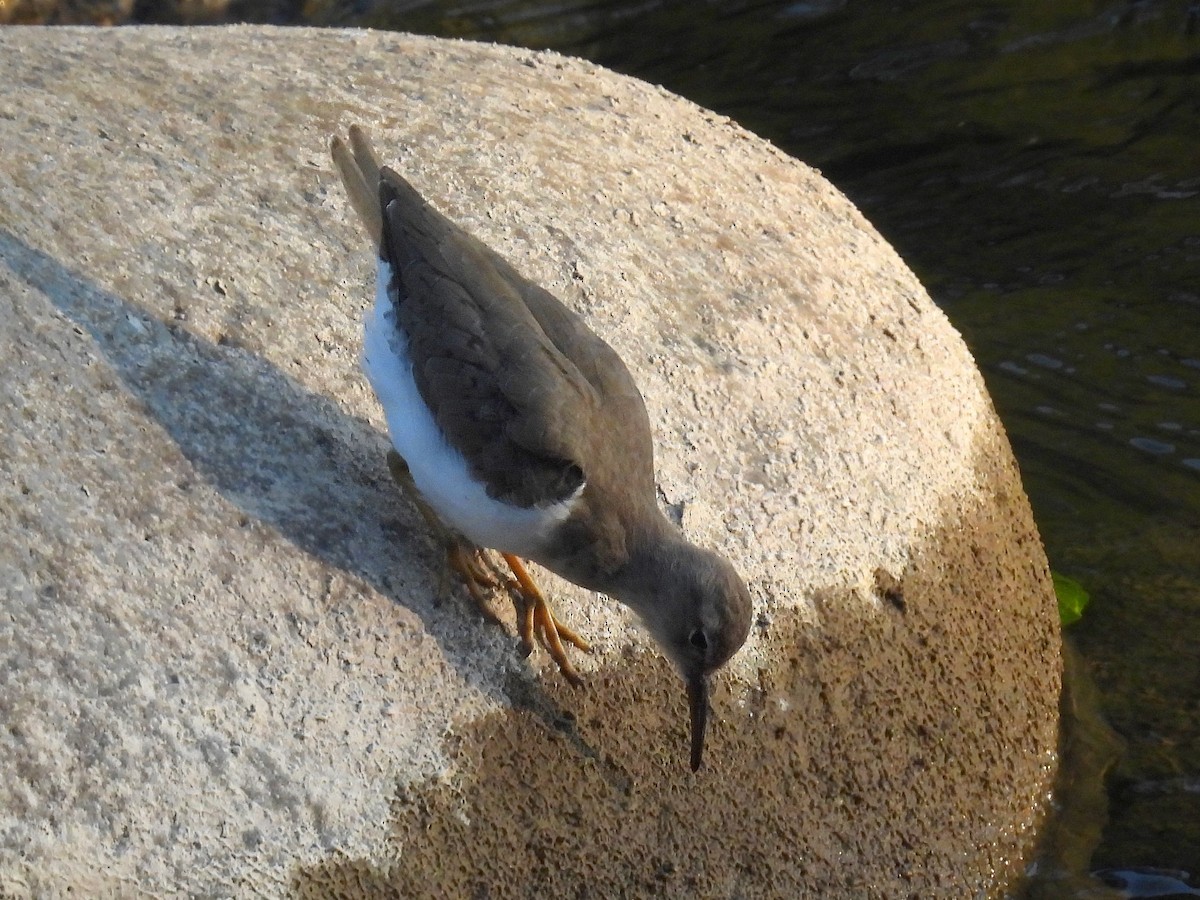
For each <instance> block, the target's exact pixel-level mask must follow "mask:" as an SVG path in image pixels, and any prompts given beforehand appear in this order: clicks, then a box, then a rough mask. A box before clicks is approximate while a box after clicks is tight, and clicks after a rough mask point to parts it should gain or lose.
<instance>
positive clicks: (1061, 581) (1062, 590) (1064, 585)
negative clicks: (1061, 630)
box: [1050, 572, 1092, 627]
mask: <svg viewBox="0 0 1200 900" xmlns="http://www.w3.org/2000/svg"><path fill="white" fill-rule="evenodd" d="M1050 577H1051V578H1052V579H1054V594H1055V596H1056V597H1058V619H1059V621H1060V622H1061V623H1062V624H1063V626H1064V627H1065V626H1067V625H1070V624H1072V623H1074V622H1078V621H1079V620H1080V619H1081V618H1083V611H1084V609H1085V608H1087V605H1088V601H1090V600H1091V599H1092V598H1091V595H1089V594H1088V592H1087V591H1086V590H1085V589H1084V587H1083V585H1082V584H1080V583H1079V582H1078V581H1076V580H1075V579H1074V578H1068V577H1067V576H1066V575H1059V574H1058V573H1057V572H1051V573H1050Z"/></svg>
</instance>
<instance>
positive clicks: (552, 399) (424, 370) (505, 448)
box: [379, 168, 611, 507]
mask: <svg viewBox="0 0 1200 900" xmlns="http://www.w3.org/2000/svg"><path fill="white" fill-rule="evenodd" d="M379 198H380V206H381V209H382V211H383V234H382V241H381V244H380V255H381V256H382V257H383V259H384V260H385V261H387V262H388V263H389V264H391V266H392V270H393V282H392V284H391V285H390V289H389V296H391V298H392V301H393V303H394V304H395V309H396V315H397V324H398V326H399V327H400V328H401V329H403V331H404V333H405V335H406V337H407V339H408V352H409V356H410V358H411V360H412V364H413V375H414V378H415V380H416V382H417V388H418V390H420V392H421V396H422V398H423V399H424V400H425V402H426V404H427V405H428V406H429V408H430V410H431V411H432V412H433V416H434V419H435V420H436V421H437V424H438V426H439V427H440V428H441V430H442V432H443V433H444V434H445V435H446V438H447V439H448V440H449V441H450V443H451V444H452V445H453V446H454V447H456V448H457V449H458V450H459V451H460V452H461V453H462V454H463V456H464V458H465V459H466V460H467V463H468V465H469V466H470V467H471V469H472V472H473V473H474V474H475V475H476V476H477V477H479V478H480V479H481V480H482V481H483V482H484V483H485V484H486V485H487V487H488V493H489V494H490V495H491V496H493V497H495V498H496V499H498V500H503V501H506V502H509V503H514V504H516V505H519V506H524V507H528V506H537V505H545V504H548V503H553V502H556V501H560V500H563V499H565V498H567V497H569V496H571V494H573V493H574V492H575V491H576V490H578V489H579V487H580V486H581V485H582V484H583V483H584V481H585V480H586V479H587V477H588V473H587V472H586V471H585V466H584V464H583V460H584V459H585V458H586V453H585V452H584V451H585V448H586V447H587V446H588V444H589V442H590V441H591V440H593V439H594V437H595V435H594V430H595V428H596V427H597V411H598V410H601V409H602V408H603V406H604V404H603V397H602V396H601V394H600V392H599V391H598V390H597V387H596V385H594V384H593V383H592V382H591V381H590V380H589V379H588V378H586V377H585V376H584V374H583V372H581V371H580V367H579V366H578V365H576V363H575V362H573V361H572V360H571V359H570V358H569V357H568V356H567V355H566V354H564V352H563V351H562V350H561V349H559V347H558V346H556V344H555V342H554V341H553V340H552V339H551V337H550V336H549V335H548V334H547V332H546V330H545V329H544V328H543V327H542V325H541V324H540V322H539V321H538V318H537V317H536V316H535V315H534V314H533V312H532V311H531V310H530V307H529V305H528V304H527V302H526V300H525V299H524V297H523V293H522V292H523V290H526V289H527V288H526V287H525V282H524V279H521V278H520V276H519V275H516V273H515V272H514V271H513V270H512V269H511V267H509V266H507V264H505V263H504V262H503V260H502V259H500V257H499V256H498V255H497V254H496V253H494V252H493V251H492V250H490V249H488V248H487V247H486V246H484V245H483V244H482V243H481V242H480V241H478V240H477V239H475V238H474V237H472V236H471V235H469V234H467V233H466V232H464V231H463V230H462V229H461V228H459V227H458V226H457V225H455V224H454V223H453V222H451V221H450V220H449V219H447V218H446V217H445V216H443V215H442V214H441V213H439V212H437V210H435V209H433V208H432V207H431V206H430V205H429V204H428V203H426V202H425V201H424V199H422V198H421V196H420V195H419V194H418V193H417V192H416V190H415V189H414V188H413V187H412V186H411V185H409V184H408V182H406V181H405V180H404V179H403V178H402V177H401V176H400V175H398V174H397V173H395V172H394V171H392V170H390V169H386V168H385V169H383V170H382V172H381V180H380V185H379ZM556 302H557V301H556ZM564 311H565V309H564ZM572 315H573V314H572ZM580 325H581V326H582V322H581V323H580ZM593 338H594V339H595V340H596V341H599V338H595V337H594V335H593ZM610 352H611V351H610Z"/></svg>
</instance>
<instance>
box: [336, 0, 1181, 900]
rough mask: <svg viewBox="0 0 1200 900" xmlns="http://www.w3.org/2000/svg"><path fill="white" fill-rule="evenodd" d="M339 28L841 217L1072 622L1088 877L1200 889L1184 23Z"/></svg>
mask: <svg viewBox="0 0 1200 900" xmlns="http://www.w3.org/2000/svg"><path fill="white" fill-rule="evenodd" d="M356 21H360V22H366V23H370V24H375V25H384V26H389V27H397V28H404V29H407V30H418V31H426V32H430V33H437V34H444V35H456V36H470V37H477V38H481V39H488V40H499V41H504V42H509V43H517V44H522V45H526V46H532V47H552V48H554V49H557V50H561V51H563V52H566V53H571V54H575V55H580V56H585V57H588V58H590V59H593V60H595V61H597V62H601V63H604V64H606V65H609V66H611V67H613V68H615V69H618V70H621V71H624V72H628V73H630V74H633V75H637V76H639V77H641V78H644V79H647V80H649V81H654V82H659V83H662V84H664V85H666V86H667V87H669V88H671V89H673V90H675V91H677V92H679V93H681V94H683V95H685V96H687V97H689V98H691V99H693V100H695V101H696V102H698V103H701V104H703V105H705V106H708V107H711V108H714V109H716V110H719V111H720V112H723V113H726V114H728V115H730V116H732V117H734V118H735V119H737V120H738V121H740V122H741V123H743V124H744V125H746V126H747V127H749V128H751V129H752V130H754V131H757V132H758V133H760V134H762V135H764V136H766V137H768V138H770V139H771V140H773V141H774V142H775V143H777V144H779V145H780V146H781V147H783V148H784V149H786V150H787V151H788V152H790V153H792V154H793V155H795V156H797V157H799V158H800V159H803V160H805V161H806V162H809V163H810V164H812V165H815V166H817V167H818V168H820V169H821V170H822V171H823V172H824V173H825V174H826V175H827V176H828V177H829V178H830V179H831V180H832V181H833V182H834V183H835V184H837V185H838V186H839V187H840V188H842V189H843V190H844V191H845V192H846V193H847V194H848V195H850V197H851V198H852V199H853V200H854V201H855V202H856V203H857V204H858V205H859V206H860V207H861V208H862V209H863V210H864V212H865V213H866V214H867V216H868V217H869V218H870V219H871V220H872V221H873V222H874V223H875V224H876V225H877V226H878V227H879V228H880V230H881V231H883V233H884V234H885V235H886V236H887V237H888V238H889V239H890V240H891V241H892V243H893V244H894V245H895V246H896V247H897V248H898V249H899V251H900V252H901V254H902V255H903V256H904V257H905V259H906V260H908V262H909V263H910V264H911V265H912V266H913V268H914V269H915V270H916V271H917V273H918V274H919V275H920V276H921V278H922V280H923V281H924V283H925V284H926V285H927V287H928V288H929V289H930V292H931V293H932V294H933V296H934V298H935V299H936V300H937V302H938V303H939V304H940V305H941V306H942V307H943V308H944V309H945V310H946V312H947V313H948V314H949V316H950V317H951V319H952V320H953V321H954V323H955V325H956V326H957V327H958V328H959V329H960V330H961V331H962V333H963V334H964V336H965V337H966V339H967V341H968V343H969V344H970V346H971V347H972V349H973V351H974V352H975V355H976V357H977V359H978V360H979V363H980V366H981V368H982V369H983V372H984V375H985V378H986V379H987V382H988V386H989V388H990V389H991V391H992V393H993V396H994V398H995V401H996V404H997V407H998V409H999V411H1000V414H1001V417H1002V418H1003V420H1004V422H1005V425H1006V426H1007V428H1008V430H1009V433H1010V436H1011V438H1012V441H1013V445H1014V448H1015V450H1016V452H1017V455H1018V457H1019V459H1020V463H1021V467H1022V470H1023V472H1024V476H1025V479H1026V486H1027V488H1028V490H1029V494H1030V497H1031V499H1032V501H1033V504H1034V509H1035V512H1036V514H1037V518H1038V521H1039V523H1040V526H1041V528H1042V531H1043V535H1044V538H1045V541H1046V544H1047V548H1048V551H1049V554H1050V558H1051V562H1052V565H1053V566H1054V568H1055V569H1056V570H1058V571H1060V572H1063V573H1066V574H1070V575H1072V576H1074V577H1076V578H1077V579H1079V580H1081V581H1082V582H1083V583H1084V584H1085V585H1086V586H1087V587H1088V589H1089V590H1090V591H1091V593H1092V595H1093V602H1092V606H1091V607H1090V609H1089V610H1088V612H1087V614H1086V615H1085V617H1084V619H1083V621H1082V622H1080V623H1079V624H1077V625H1075V626H1073V628H1072V637H1073V638H1074V640H1075V641H1076V643H1077V645H1078V647H1079V649H1080V651H1081V655H1082V657H1083V660H1084V664H1083V666H1082V667H1081V668H1082V670H1083V671H1084V672H1086V673H1088V674H1090V675H1091V676H1092V677H1093V678H1094V679H1095V680H1096V682H1097V684H1098V686H1099V688H1100V696H1101V706H1102V711H1103V714H1104V716H1105V718H1106V719H1107V720H1108V722H1110V723H1111V724H1112V725H1113V727H1114V728H1115V729H1116V731H1117V732H1118V733H1119V734H1120V735H1121V736H1122V738H1123V739H1124V742H1125V752H1124V754H1123V755H1122V757H1121V759H1120V761H1119V762H1118V763H1117V764H1116V767H1115V768H1114V769H1113V770H1112V771H1111V772H1110V774H1109V778H1108V782H1107V785H1108V800H1109V821H1108V823H1107V825H1106V826H1105V827H1104V828H1103V831H1102V837H1101V839H1100V843H1099V846H1098V847H1097V848H1096V849H1095V851H1094V853H1093V855H1092V857H1091V862H1090V865H1091V867H1092V868H1097V869H1098V868H1106V867H1107V868H1126V867H1131V866H1156V867H1162V868H1168V869H1184V870H1189V871H1192V872H1196V871H1198V870H1200V3H1190V4H1189V3H1186V2H1154V0H1145V2H1126V3H1113V4H1104V3H1095V2H1078V0H1057V2H1054V3H1046V2H1044V0H1024V2H1004V3H1000V2H993V3H988V2H974V3H962V2H948V0H941V2H936V0H926V2H920V3H917V2H893V3H887V4H882V3H874V4H868V3H850V2H846V0H842V2H838V0H813V2H800V3H786V2H757V3H754V2H740V3H738V2H726V3H700V2H688V3H680V2H658V3H655V2H643V3H633V2H629V3H607V4H600V3H580V2H562V3H558V4H545V3H474V4H470V3H466V2H464V0H460V2H457V3H440V4H434V3H430V4H422V5H421V6H420V8H418V9H412V10H409V11H408V12H407V13H405V14H404V15H398V16H392V15H389V13H388V12H387V10H385V8H384V7H383V6H376V7H372V8H371V9H368V10H364V11H362V13H361V14H360V17H359V18H357V19H356ZM1097 815H1099V813H1097ZM1060 886H1063V885H1060ZM1064 887H1065V886H1064ZM1073 893H1075V894H1076V895H1077V896H1093V895H1094V894H1093V892H1092V891H1091V890H1089V889H1087V888H1086V887H1084V886H1083V885H1082V884H1080V885H1078V886H1077V887H1076V889H1075V890H1074V891H1073ZM1095 895H1096V896H1099V895H1098V894H1095Z"/></svg>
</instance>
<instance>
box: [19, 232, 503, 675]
mask: <svg viewBox="0 0 1200 900" xmlns="http://www.w3.org/2000/svg"><path fill="white" fill-rule="evenodd" d="M0 259H3V261H4V263H5V264H6V265H7V266H8V268H9V269H11V271H12V272H13V273H15V275H16V276H17V277H18V278H19V279H21V280H23V281H24V282H25V283H26V284H28V285H29V286H30V287H31V288H33V289H34V290H35V291H37V292H38V293H40V294H42V295H43V296H45V297H46V298H47V299H48V300H49V301H50V303H52V304H53V305H54V307H55V308H57V309H58V311H59V312H60V313H62V314H63V315H64V316H65V317H66V318H67V319H68V320H70V321H71V322H73V323H74V324H75V325H76V326H77V327H78V328H79V329H81V330H82V331H81V333H87V334H88V335H90V336H91V338H92V339H93V341H94V342H95V346H96V348H97V349H98V350H99V352H100V353H101V354H102V355H103V356H104V358H105V359H106V361H107V362H108V364H109V365H110V366H111V367H112V369H113V371H114V372H115V373H116V375H117V376H118V377H119V379H120V381H121V384H122V385H123V386H124V388H125V389H126V390H127V391H128V392H129V393H130V394H131V395H132V396H133V397H134V398H136V399H137V400H138V401H139V402H140V404H141V405H142V406H143V407H144V409H145V411H146V413H147V414H148V416H149V417H150V418H151V419H153V420H154V421H156V422H157V423H158V424H159V425H160V426H161V427H162V429H163V430H164V431H165V432H166V434H167V435H169V437H170V438H171V440H172V441H174V443H175V444H176V445H177V446H178V447H179V449H180V451H181V452H182V453H183V454H184V456H185V457H186V458H187V460H188V461H189V462H190V463H191V465H192V466H193V467H194V469H195V471H196V473H197V475H198V476H199V477H200V478H202V479H203V480H205V481H207V482H208V483H209V484H211V485H212V486H213V487H214V488H215V489H216V490H217V491H219V492H220V493H221V495H222V496H224V497H225V498H226V499H227V500H228V501H229V502H231V503H233V504H234V505H235V506H236V507H238V508H239V509H240V510H242V511H243V512H244V514H245V515H246V516H247V517H252V518H254V519H257V520H259V521H261V522H264V523H266V524H267V525H269V526H272V527H273V528H275V529H277V530H278V532H279V533H280V534H282V535H283V536H284V537H285V538H287V539H288V540H289V541H291V542H292V543H294V544H295V545H296V546H297V547H299V548H300V549H301V550H303V551H304V552H305V553H308V554H310V555H312V556H313V557H315V558H317V559H319V560H321V561H322V562H323V563H325V564H326V565H329V566H332V567H336V568H337V569H341V570H343V571H345V572H346V573H348V574H350V575H351V576H357V577H358V578H361V579H362V580H364V581H365V582H367V583H369V584H370V585H371V586H372V587H374V588H375V589H376V590H378V591H379V592H381V593H383V594H384V595H386V596H388V597H390V598H391V599H393V600H394V601H397V602H399V603H402V604H403V605H405V606H406V607H409V608H410V609H412V610H413V611H414V612H415V613H417V614H418V615H419V616H420V617H421V618H422V620H423V622H424V624H425V627H426V630H427V631H428V632H429V633H430V634H432V635H433V636H434V637H435V638H438V639H439V642H440V643H441V645H442V647H443V652H444V655H445V656H446V658H447V659H448V660H449V661H450V662H451V663H452V664H454V665H455V666H456V668H458V669H459V670H460V672H461V674H463V676H464V677H465V678H467V679H468V680H470V681H477V680H478V676H477V675H476V674H475V672H476V671H477V670H478V668H479V667H478V666H477V665H475V666H472V665H467V664H466V660H465V659H464V657H463V652H462V651H463V649H465V648H458V649H457V650H456V648H455V646H453V645H454V643H455V642H454V641H451V640H442V639H441V637H440V636H439V631H444V630H445V626H444V625H443V626H441V627H439V624H438V619H439V617H438V616H436V615H435V614H434V609H435V603H434V597H435V594H436V585H437V576H438V574H440V567H441V566H442V562H443V561H442V557H441V554H440V550H438V548H436V547H435V546H434V545H433V544H432V542H431V540H430V538H429V536H428V535H427V533H426V530H425V528H424V526H423V523H421V522H420V519H419V517H418V516H417V515H416V512H415V510H413V509H412V508H411V506H410V505H409V504H408V503H407V502H406V501H405V500H404V499H403V498H402V497H401V496H400V494H399V493H398V491H397V490H396V488H395V487H394V486H393V484H392V482H391V480H390V479H389V477H388V475H387V472H386V467H385V465H384V454H385V452H386V450H387V448H388V446H389V444H388V442H387V439H386V437H385V436H384V435H383V434H381V433H380V432H378V431H377V430H376V429H374V428H372V427H371V425H370V423H368V422H367V421H366V420H364V419H361V418H357V417H354V416H351V415H348V414H346V413H345V412H344V411H342V410H341V409H339V408H338V406H337V404H336V403H334V402H333V401H332V400H330V399H328V398H326V397H323V396H320V395H318V394H315V393H313V392H312V391H310V390H307V389H306V388H304V387H303V386H302V385H300V384H298V383H297V382H296V381H294V380H293V379H291V378H289V377H288V376H287V375H286V374H284V373H283V372H281V371H279V370H278V369H277V368H275V367H274V366H273V365H271V364H270V363H268V362H267V361H265V360H263V359H262V358H260V357H258V356H256V355H255V354H253V353H251V352H249V351H247V350H245V349H242V348H239V347H236V346H228V345H219V344H214V343H212V342H210V341H206V340H204V339H203V338H200V337H197V336H196V335H195V334H193V333H191V332H189V331H188V330H187V329H186V328H184V327H183V326H182V324H181V323H174V322H164V321H162V320H160V319H159V318H158V317H157V316H156V315H155V314H153V313H151V312H150V311H148V310H147V309H145V308H143V307H141V306H139V305H137V304H136V303H133V302H131V301H128V300H125V299H124V298H122V297H120V296H117V295H115V294H113V293H110V292H108V291H105V290H102V289H100V288H98V287H96V286H95V285H94V284H92V283H90V282H89V281H88V280H87V279H86V278H84V277H82V276H80V275H79V274H77V273H76V272H73V271H71V270H70V269H68V268H67V267H66V266H64V265H63V264H61V263H60V262H59V261H57V260H56V259H54V258H52V257H50V256H48V255H47V254H45V253H43V252H41V251H39V250H36V249H34V248H32V247H30V246H28V245H27V244H25V243H24V242H23V241H21V240H20V239H19V238H17V237H15V236H13V235H12V234H11V233H7V232H4V231H0ZM130 477H136V473H131V474H130ZM181 487H186V485H182V484H181ZM421 558H424V559H426V560H427V561H428V568H429V571H428V572H427V573H425V574H424V575H423V576H420V577H414V574H413V573H412V572H411V571H410V570H411V568H412V561H413V560H416V559H421ZM465 610H466V607H465V606H464V612H463V615H469V614H470V613H467V612H466V611H465ZM514 646H515V641H514ZM491 687H492V688H493V689H494V687H495V685H491Z"/></svg>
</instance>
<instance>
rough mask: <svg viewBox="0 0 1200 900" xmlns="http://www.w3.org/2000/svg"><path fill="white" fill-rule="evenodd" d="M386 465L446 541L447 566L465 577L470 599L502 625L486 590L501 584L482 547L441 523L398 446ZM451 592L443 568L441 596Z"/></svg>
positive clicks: (432, 528) (424, 516)
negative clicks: (484, 560) (495, 576)
mask: <svg viewBox="0 0 1200 900" xmlns="http://www.w3.org/2000/svg"><path fill="white" fill-rule="evenodd" d="M387 466H388V472H389V473H391V476H392V480H393V481H394V482H396V484H398V485H399V486H400V489H401V490H403V491H404V493H405V494H406V495H408V499H409V500H411V501H412V502H413V505H414V506H416V508H417V509H418V510H419V511H420V513H421V517H422V518H424V519H425V522H426V524H428V525H429V529H430V530H431V531H432V532H433V533H434V534H436V535H437V536H438V538H439V540H441V542H442V544H443V545H445V547H446V562H447V563H448V568H449V569H453V570H454V571H455V572H457V573H458V574H459V575H460V576H461V577H462V580H463V582H464V583H465V584H466V586H467V592H468V593H469V594H470V595H471V599H472V600H474V601H475V605H476V606H478V607H479V611H480V612H481V613H482V614H483V617H484V618H485V619H487V620H488V621H489V622H492V623H493V624H496V625H503V624H504V623H503V622H502V621H501V620H500V616H499V615H497V613H496V610H494V609H493V608H492V605H491V603H490V602H489V601H488V598H487V594H486V591H490V590H492V589H494V588H497V587H499V586H500V584H499V582H498V581H497V580H496V579H495V578H494V577H493V576H492V575H491V574H490V573H489V572H488V571H487V568H486V566H485V564H484V563H483V561H482V560H481V558H480V551H479V548H478V547H474V546H472V545H471V544H469V543H468V542H466V541H464V540H463V539H462V538H461V537H459V536H458V535H456V534H454V533H453V532H452V531H450V529H449V528H447V527H446V526H445V525H443V524H442V520H441V519H439V518H438V516H437V513H435V512H434V511H433V509H432V508H431V507H430V505H429V504H428V503H426V502H425V498H424V497H422V496H421V492H420V491H419V490H417V486H416V485H415V484H414V483H413V480H412V473H411V472H409V470H408V463H406V462H405V461H404V457H402V456H401V455H400V454H399V453H397V452H396V451H395V450H389V451H388V455H387ZM448 592H449V582H448V581H447V579H446V570H443V571H442V578H441V583H440V584H439V585H438V597H439V598H445V596H446V594H447V593H448Z"/></svg>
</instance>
